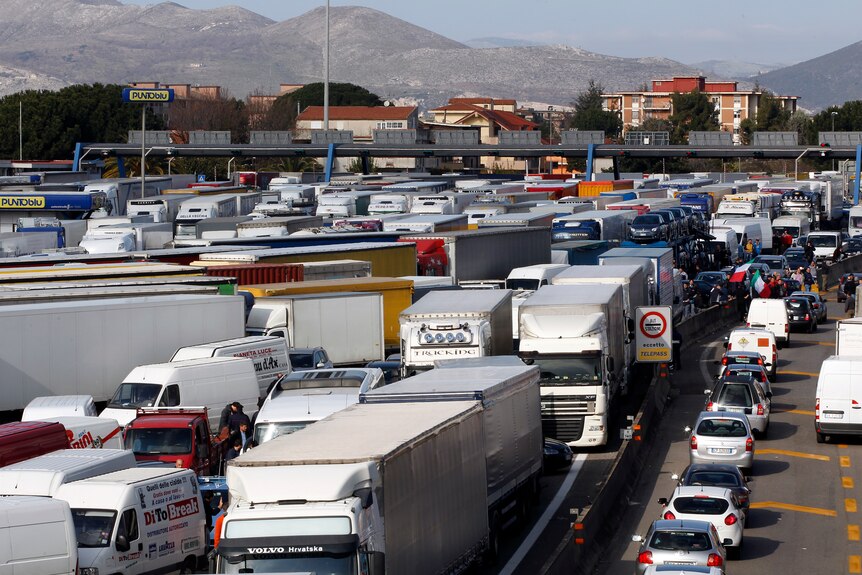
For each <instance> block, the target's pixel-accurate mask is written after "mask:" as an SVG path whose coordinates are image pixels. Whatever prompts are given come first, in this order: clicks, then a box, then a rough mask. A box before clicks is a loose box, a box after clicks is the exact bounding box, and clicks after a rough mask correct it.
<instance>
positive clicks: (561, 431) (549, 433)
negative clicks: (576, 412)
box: [542, 416, 584, 441]
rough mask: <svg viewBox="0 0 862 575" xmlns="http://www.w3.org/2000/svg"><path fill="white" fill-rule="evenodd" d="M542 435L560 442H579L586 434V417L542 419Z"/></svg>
mask: <svg viewBox="0 0 862 575" xmlns="http://www.w3.org/2000/svg"><path fill="white" fill-rule="evenodd" d="M542 433H543V434H544V436H545V437H553V438H554V439H557V440H559V441H579V440H580V439H581V436H582V435H583V434H584V417H583V416H580V417H555V418H548V417H542Z"/></svg>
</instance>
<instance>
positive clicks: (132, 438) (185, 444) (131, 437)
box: [123, 427, 192, 455]
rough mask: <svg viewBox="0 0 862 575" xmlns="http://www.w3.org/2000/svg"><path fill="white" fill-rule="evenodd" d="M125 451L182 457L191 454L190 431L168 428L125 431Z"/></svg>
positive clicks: (136, 453)
mask: <svg viewBox="0 0 862 575" xmlns="http://www.w3.org/2000/svg"><path fill="white" fill-rule="evenodd" d="M123 443H124V444H125V447H126V449H131V450H132V451H133V452H134V453H135V455H182V454H187V453H191V452H192V430H191V429H183V428H174V429H171V428H169V427H165V428H153V429H135V428H134V427H133V428H131V429H129V430H128V431H126V437H125V439H124V440H123Z"/></svg>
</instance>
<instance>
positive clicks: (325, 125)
mask: <svg viewBox="0 0 862 575" xmlns="http://www.w3.org/2000/svg"><path fill="white" fill-rule="evenodd" d="M323 129H324V130H328V129H329V0H326V44H324V50H323Z"/></svg>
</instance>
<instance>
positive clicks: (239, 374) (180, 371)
mask: <svg viewBox="0 0 862 575" xmlns="http://www.w3.org/2000/svg"><path fill="white" fill-rule="evenodd" d="M259 397H260V387H259V386H258V383H257V375H256V374H255V372H254V363H253V362H252V361H251V360H250V359H246V358H240V357H208V358H201V359H186V360H183V361H175V362H172V363H154V364H151V365H141V366H138V367H136V368H135V369H133V370H132V372H131V373H130V374H129V375H127V376H126V379H124V380H123V383H121V384H120V387H118V388H117V391H116V392H115V393H114V397H112V398H111V400H110V401H109V402H108V406H107V407H106V408H105V409H104V410H103V411H102V413H101V414H99V417H111V418H113V419H116V420H117V421H118V422H120V425H122V426H124V427H125V426H126V425H128V424H129V423H130V422H131V421H132V420H133V419H135V417H137V409H138V408H139V407H193V406H194V407H197V406H204V407H206V408H207V411H208V413H209V420H210V429H211V430H212V432H213V433H217V432H218V430H217V429H216V428H217V427H218V423H219V415H220V414H221V410H222V408H224V406H225V405H226V404H228V403H231V402H233V401H238V402H240V403H241V404H243V405H257V400H258V398H259Z"/></svg>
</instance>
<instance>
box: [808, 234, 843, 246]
mask: <svg viewBox="0 0 862 575" xmlns="http://www.w3.org/2000/svg"><path fill="white" fill-rule="evenodd" d="M808 240H809V241H810V242H811V243H812V245H813V246H814V247H815V248H834V247H836V246H837V245H838V236H815V235H813V234H812V235H810V236H808Z"/></svg>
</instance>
